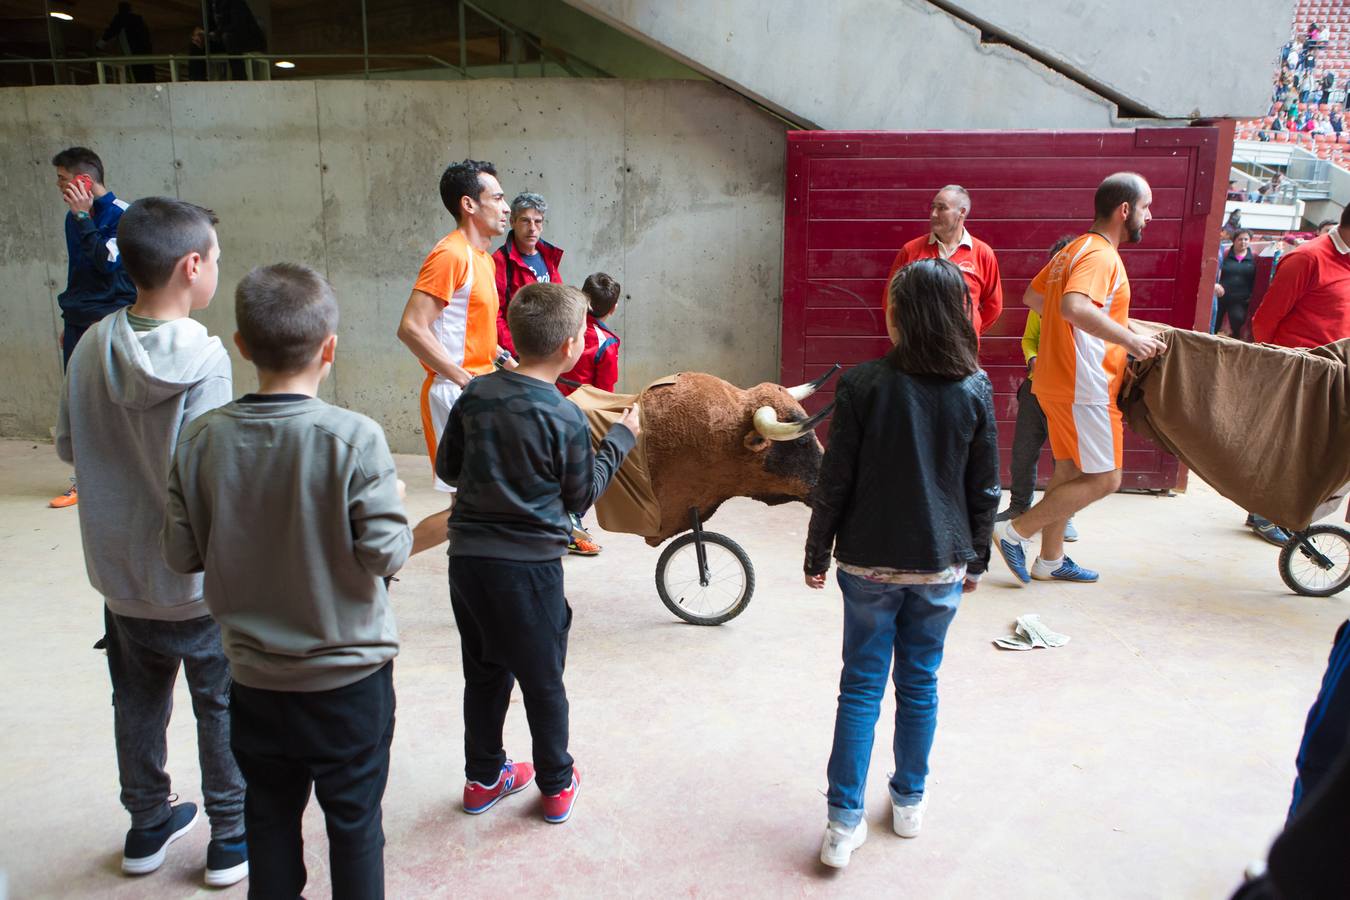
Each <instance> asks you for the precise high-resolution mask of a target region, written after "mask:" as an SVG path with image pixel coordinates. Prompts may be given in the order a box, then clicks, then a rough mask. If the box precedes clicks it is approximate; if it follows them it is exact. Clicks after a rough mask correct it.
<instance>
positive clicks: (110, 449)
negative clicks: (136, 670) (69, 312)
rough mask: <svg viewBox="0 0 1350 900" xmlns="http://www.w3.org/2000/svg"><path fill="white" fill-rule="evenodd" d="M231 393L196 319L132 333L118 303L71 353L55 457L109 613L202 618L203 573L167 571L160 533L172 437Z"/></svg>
mask: <svg viewBox="0 0 1350 900" xmlns="http://www.w3.org/2000/svg"><path fill="white" fill-rule="evenodd" d="M231 393H232V386H231V383H230V357H229V355H228V354H227V353H226V352H225V347H224V346H223V345H222V344H221V342H220V339H219V338H215V337H212V336H211V335H209V334H207V333H206V328H205V327H204V326H203V325H202V324H201V323H199V322H196V321H194V320H192V319H188V318H183V319H175V320H173V321H171V322H166V323H165V324H163V325H160V326H159V327H157V328H155V329H153V330H152V331H146V332H141V333H137V332H135V331H133V330H132V328H131V325H130V324H129V323H128V321H127V313H126V310H125V309H122V310H118V311H117V312H116V313H115V314H113V315H110V316H108V317H107V318H105V319H103V320H102V321H100V322H99V323H98V324H96V325H95V326H94V327H93V328H91V329H90V330H89V331H88V333H87V334H86V335H85V336H84V338H83V339H82V340H81V341H80V343H79V345H78V346H77V347H76V348H75V353H74V354H73V355H72V356H71V360H70V367H69V368H68V369H67V370H66V382H65V388H64V390H63V391H62V394H61V411H60V415H59V417H58V419H57V425H56V452H57V454H58V455H59V456H60V457H61V458H62V459H64V460H65V461H66V462H70V463H74V464H75V475H76V478H77V479H78V481H79V485H80V502H79V506H78V509H79V511H80V534H81V536H82V538H83V540H84V561H85V567H86V568H87V569H88V572H89V583H90V584H92V585H93V586H94V589H95V590H97V591H98V592H99V593H100V594H102V595H103V597H104V599H105V601H106V602H107V604H108V609H110V610H112V611H113V612H114V613H116V614H117V615H119V616H130V617H132V618H137V619H159V620H162V621H170V622H179V621H183V620H185V619H195V618H197V617H199V616H204V615H207V614H208V610H207V608H206V604H205V603H204V602H203V600H202V576H201V575H180V574H178V573H176V572H174V571H172V570H170V569H169V567H168V566H167V565H166V564H165V562H164V559H163V557H162V556H161V554H160V550H159V532H160V527H161V526H162V525H163V523H164V508H165V504H166V502H167V500H168V476H169V464H170V463H171V462H172V460H173V451H174V447H175V446H176V445H177V443H178V433H179V432H180V431H181V430H182V428H183V426H184V425H186V424H187V423H188V422H190V421H192V420H193V419H195V418H196V417H197V416H199V415H201V414H202V413H204V412H207V411H208V410H212V409H215V408H216V407H217V406H222V405H224V404H225V403H228V402H229V401H230V396H231Z"/></svg>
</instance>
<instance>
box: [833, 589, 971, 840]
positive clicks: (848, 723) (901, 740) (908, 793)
mask: <svg viewBox="0 0 1350 900" xmlns="http://www.w3.org/2000/svg"><path fill="white" fill-rule="evenodd" d="M838 577H839V587H840V589H841V590H842V591H843V592H844V654H843V655H844V671H843V673H842V674H841V675H840V676H839V711H838V713H836V715H835V719H834V749H833V750H831V751H830V765H829V770H828V772H829V779H830V791H829V794H828V797H827V799H828V801H829V819H830V821H831V822H839V823H841V824H844V825H848V826H850V827H852V826H854V825H856V824H858V822H859V821H861V820H862V818H863V792H864V789H865V788H866V785H867V766H868V763H869V762H871V759H872V739H873V734H874V732H875V730H876V724H877V717H878V716H879V715H880V714H881V697H882V694H883V693H884V692H885V690H886V674H887V670H888V669H890V668H891V651H892V649H894V651H895V671H894V674H893V677H894V680H895V701H896V702H895V741H894V751H895V774H894V775H893V776H891V783H890V789H891V799H892V800H893V801H894V802H895V803H898V804H900V805H901V806H909V805H913V804H915V803H918V802H919V801H920V800H922V799H923V787H924V779H925V778H926V777H927V775H928V751H929V750H931V749H932V747H933V733H934V732H935V731H936V730H937V706H938V698H937V670H938V666H939V665H941V664H942V647H943V643H944V641H945V640H946V638H947V626H948V625H950V624H951V622H952V618H953V617H954V616H955V615H956V608H957V606H958V605H959V604H960V602H961V584H960V582H957V583H956V584H924V585H910V584H878V583H876V582H873V581H868V580H867V579H865V578H859V577H857V576H855V575H850V574H848V573H847V572H842V571H841V572H839V573H838Z"/></svg>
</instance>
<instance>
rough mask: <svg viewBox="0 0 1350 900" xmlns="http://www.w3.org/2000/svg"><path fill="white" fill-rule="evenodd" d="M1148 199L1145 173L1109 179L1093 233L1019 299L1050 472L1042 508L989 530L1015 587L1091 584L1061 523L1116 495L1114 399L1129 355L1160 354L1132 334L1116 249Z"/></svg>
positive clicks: (1139, 232) (1157, 344)
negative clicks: (1035, 352)
mask: <svg viewBox="0 0 1350 900" xmlns="http://www.w3.org/2000/svg"><path fill="white" fill-rule="evenodd" d="M1152 202H1153V192H1152V191H1151V190H1150V189H1149V186H1148V182H1147V181H1145V180H1144V179H1143V177H1142V176H1140V175H1137V174H1135V173H1133V172H1117V173H1116V174H1114V175H1111V176H1109V177H1108V178H1107V179H1106V180H1105V181H1103V182H1102V183H1101V185H1099V186H1098V188H1097V194H1096V197H1095V198H1094V201H1093V206H1094V207H1095V214H1096V219H1095V220H1094V221H1093V223H1092V230H1091V231H1089V232H1088V233H1087V234H1085V235H1082V236H1081V237H1079V238H1077V239H1076V240H1074V241H1073V242H1071V243H1070V244H1069V245H1068V246H1067V247H1065V248H1064V249H1063V250H1061V251H1060V252H1059V253H1057V254H1056V255H1055V257H1054V259H1052V260H1050V262H1049V263H1047V264H1046V266H1045V268H1043V269H1041V271H1040V274H1039V275H1037V276H1036V278H1035V279H1034V280H1033V281H1032V282H1031V287H1029V288H1028V289H1027V292H1026V295H1025V297H1024V298H1023V302H1025V303H1026V305H1027V306H1029V307H1031V308H1032V309H1034V310H1035V311H1036V312H1038V313H1040V314H1041V346H1040V355H1039V357H1038V360H1037V363H1036V380H1035V382H1033V388H1032V390H1033V392H1034V393H1035V394H1036V399H1037V400H1039V401H1040V404H1041V409H1042V410H1043V411H1044V412H1045V418H1046V423H1047V425H1048V426H1049V431H1050V449H1051V451H1052V452H1053V453H1054V456H1055V472H1054V475H1053V476H1051V478H1050V484H1049V485H1048V486H1047V487H1046V489H1045V495H1044V496H1043V497H1042V498H1041V502H1040V503H1037V504H1036V505H1035V506H1033V507H1031V509H1029V510H1027V511H1026V512H1025V513H1023V514H1022V515H1021V516H1019V517H1018V518H1016V519H1013V520H1012V521H1009V522H1004V523H1002V524H1001V525H998V526H996V528H995V530H994V546H995V547H997V548H998V551H999V553H1000V554H1002V556H1003V561H1004V562H1005V563H1007V565H1008V569H1009V570H1011V571H1012V573H1013V575H1014V576H1015V577H1016V579H1017V583H1018V585H1019V586H1023V585H1027V584H1030V583H1031V579H1032V578H1035V579H1037V580H1040V581H1070V582H1080V583H1090V582H1095V581H1096V580H1097V577H1098V576H1097V573H1096V572H1094V571H1092V570H1091V569H1085V568H1083V567H1081V566H1079V565H1077V564H1076V563H1075V562H1074V561H1073V560H1071V559H1069V558H1068V557H1067V556H1065V555H1064V526H1065V523H1067V522H1068V520H1069V517H1070V516H1072V515H1074V514H1075V513H1077V512H1078V511H1079V510H1081V509H1083V508H1084V507H1086V506H1087V505H1088V504H1090V503H1094V502H1096V501H1097V500H1100V499H1101V498H1103V497H1105V496H1107V495H1108V494H1112V493H1114V492H1115V491H1116V490H1118V489H1119V488H1120V470H1121V468H1122V465H1123V462H1124V447H1125V444H1124V438H1125V434H1124V427H1123V423H1122V419H1121V415H1120V409H1119V408H1118V407H1117V406H1116V394H1117V393H1118V392H1119V390H1120V383H1121V379H1122V378H1123V377H1124V374H1125V362H1126V356H1127V354H1128V355H1131V356H1134V357H1136V358H1138V359H1148V358H1149V357H1152V356H1155V355H1157V354H1158V353H1161V352H1162V351H1163V350H1164V349H1165V347H1164V345H1163V343H1162V342H1161V341H1159V340H1158V339H1157V338H1152V337H1144V336H1142V335H1138V334H1135V333H1134V332H1132V331H1130V329H1129V317H1130V282H1129V279H1128V278H1126V277H1125V265H1124V263H1122V262H1121V259H1120V254H1119V252H1117V248H1118V247H1119V246H1120V245H1121V244H1134V243H1138V242H1139V241H1140V240H1141V239H1142V238H1143V236H1144V226H1145V225H1147V224H1148V222H1149V220H1150V219H1152V218H1153V215H1152V213H1150V212H1149V205H1150V204H1151V203H1152ZM1037 533H1039V534H1040V535H1041V554H1040V556H1039V557H1038V558H1037V559H1036V561H1035V563H1034V564H1033V565H1032V566H1030V567H1028V566H1027V558H1026V545H1027V544H1028V543H1030V541H1031V539H1032V538H1033V537H1035V536H1036V534H1037Z"/></svg>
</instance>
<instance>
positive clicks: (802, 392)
mask: <svg viewBox="0 0 1350 900" xmlns="http://www.w3.org/2000/svg"><path fill="white" fill-rule="evenodd" d="M839 369H840V365H839V363H835V364H834V368H832V369H830V371H828V372H826V373H825V374H824V375H822V376H820V377H819V378H817V379H816V380H815V381H808V382H807V383H806V384H799V385H797V386H796V387H790V388H787V392H788V393H789V394H790V395H791V396H792V399H793V400H796V401H797V402H798V403H801V402H802V401H803V400H805V399H806V398H807V397H810V396H811V395H812V394H814V393H815V392H816V391H818V390H820V389H821V387H822V386H823V385H824V384H825V382H827V381H829V380H830V377H831V376H832V375H834V373H835V372H838V371H839Z"/></svg>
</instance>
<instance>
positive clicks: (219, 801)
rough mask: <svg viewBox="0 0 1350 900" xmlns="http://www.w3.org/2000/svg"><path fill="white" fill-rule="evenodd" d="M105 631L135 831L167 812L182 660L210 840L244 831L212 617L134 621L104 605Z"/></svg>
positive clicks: (224, 669) (125, 792)
mask: <svg viewBox="0 0 1350 900" xmlns="http://www.w3.org/2000/svg"><path fill="white" fill-rule="evenodd" d="M103 617H104V621H105V623H106V627H107V630H108V632H107V633H108V674H109V675H110V676H111V677H112V687H113V722H114V732H115V735H116V738H117V770H118V774H119V776H120V778H121V782H122V805H123V806H125V807H126V809H127V812H129V813H131V827H132V828H154V827H155V826H157V825H160V824H163V822H164V821H165V820H167V819H168V818H169V815H170V804H169V793H170V781H169V773H168V772H166V771H164V764H165V762H166V760H167V758H168V740H167V736H166V731H167V729H168V727H169V716H170V714H171V713H172V712H173V686H174V682H175V681H176V680H177V679H178V666H179V663H182V665H183V669H184V670H185V672H186V673H187V683H188V690H189V691H190V692H191V693H192V713H193V715H194V716H196V718H197V755H198V758H199V759H200V760H201V770H202V796H203V797H204V798H205V801H206V803H205V806H206V814H207V816H209V817H210V819H211V837H212V838H215V839H220V840H224V839H229V838H234V837H238V836H239V835H241V834H243V833H244V776H243V775H241V774H239V766H238V765H237V764H236V763H235V761H234V753H233V752H232V751H231V750H230V666H229V663H228V662H226V661H225V651H224V649H223V648H222V647H221V643H220V626H218V625H217V624H216V621H215V619H212V618H211V617H210V616H202V617H201V618H197V619H188V620H187V621H185V622H160V621H157V620H155V619H134V618H131V617H129V616H119V615H117V614H116V613H114V612H112V611H111V610H109V609H108V608H107V607H104V609H103Z"/></svg>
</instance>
